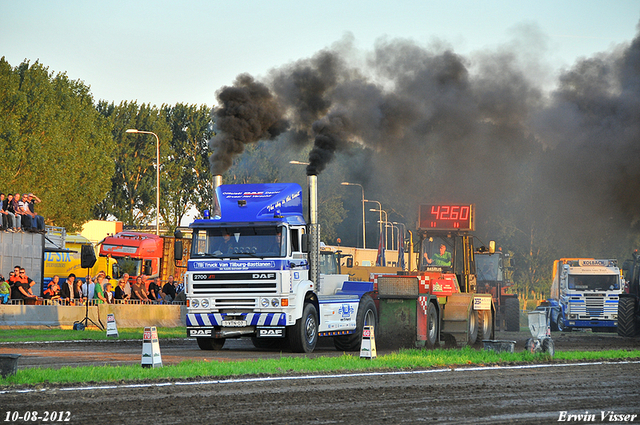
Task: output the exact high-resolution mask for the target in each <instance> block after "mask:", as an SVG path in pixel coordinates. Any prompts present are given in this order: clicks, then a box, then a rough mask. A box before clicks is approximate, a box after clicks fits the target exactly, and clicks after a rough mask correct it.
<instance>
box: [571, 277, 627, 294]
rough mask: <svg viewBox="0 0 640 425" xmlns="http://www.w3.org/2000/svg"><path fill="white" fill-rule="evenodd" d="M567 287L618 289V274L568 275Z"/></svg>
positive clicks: (600, 289)
mask: <svg viewBox="0 0 640 425" xmlns="http://www.w3.org/2000/svg"><path fill="white" fill-rule="evenodd" d="M567 283H568V285H569V289H575V290H579V291H613V290H617V289H620V285H619V284H618V276H617V275H614V274H610V275H606V274H604V275H569V279H568V282H567Z"/></svg>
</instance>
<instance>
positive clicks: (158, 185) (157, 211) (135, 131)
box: [125, 128, 160, 235]
mask: <svg viewBox="0 0 640 425" xmlns="http://www.w3.org/2000/svg"><path fill="white" fill-rule="evenodd" d="M125 133H136V134H153V135H154V136H156V235H160V138H159V137H158V135H157V134H156V133H154V132H153V131H142V130H136V129H135V128H130V129H128V130H126V131H125Z"/></svg>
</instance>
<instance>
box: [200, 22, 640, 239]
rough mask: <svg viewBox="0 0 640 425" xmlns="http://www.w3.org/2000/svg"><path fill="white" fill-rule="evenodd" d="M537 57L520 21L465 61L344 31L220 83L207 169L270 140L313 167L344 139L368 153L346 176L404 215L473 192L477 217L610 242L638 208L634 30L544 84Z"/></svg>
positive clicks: (540, 53) (346, 145) (345, 145)
mask: <svg viewBox="0 0 640 425" xmlns="http://www.w3.org/2000/svg"><path fill="white" fill-rule="evenodd" d="M544 53H545V39H544V36H543V35H541V34H540V33H539V31H538V30H537V29H536V28H535V27H531V26H529V27H522V28H521V29H520V33H519V34H518V35H517V36H516V38H515V39H514V40H513V41H512V42H510V43H509V44H508V45H505V46H501V47H499V48H497V49H495V50H494V51H483V52H478V53H476V54H474V55H470V56H468V57H463V56H462V55H459V54H457V53H456V52H454V51H453V50H452V49H450V48H448V47H447V46H446V45H443V44H440V45H436V46H432V47H424V46H420V45H418V44H417V43H415V42H413V41H410V40H397V39H396V40H387V39H381V40H379V41H378V42H377V43H376V46H375V48H374V50H373V51H372V52H368V53H363V52H360V51H357V50H356V49H354V48H353V47H352V45H351V43H350V39H349V37H346V38H345V40H343V41H342V42H340V43H337V44H336V46H334V48H331V49H326V50H324V51H321V52H319V53H318V54H316V55H315V56H314V57H312V58H309V59H304V60H300V61H298V62H295V63H292V64H288V65H285V66H283V67H281V68H279V69H275V70H273V71H272V72H271V73H270V75H269V76H268V78H265V79H264V81H262V82H257V81H255V80H254V79H253V78H252V77H250V76H248V75H241V76H239V77H238V79H237V81H236V83H235V84H234V86H233V87H224V88H223V89H221V90H220V91H219V92H218V104H219V105H220V106H219V107H218V108H216V109H214V111H213V112H212V115H213V120H214V121H215V123H216V127H217V129H216V132H217V136H216V137H214V139H212V140H211V147H212V148H213V149H214V152H215V153H214V154H213V155H212V158H211V163H212V171H213V172H214V173H215V174H221V173H223V172H225V171H226V170H227V169H228V168H229V167H230V166H231V164H232V161H233V158H234V156H235V155H238V154H240V153H242V151H243V150H244V146H245V144H247V143H254V142H256V141H258V140H264V139H275V138H278V139H280V140H286V141H287V142H288V143H290V144H291V146H292V147H296V148H300V147H301V146H306V145H308V144H312V146H313V147H312V149H311V153H310V156H309V162H310V165H309V166H308V168H307V173H308V174H318V173H320V172H322V171H323V170H324V169H325V168H326V166H327V165H328V164H329V163H331V161H332V160H334V158H335V157H336V155H339V154H340V153H341V152H347V151H349V150H353V147H354V144H355V146H360V147H364V148H366V149H367V150H370V151H372V153H373V155H371V158H370V160H369V161H365V162H364V163H362V162H358V161H356V162H354V163H360V164H364V165H365V167H361V168H359V169H353V170H351V172H352V173H353V175H354V176H357V178H358V179H359V181H358V182H360V183H362V184H363V185H364V186H365V190H366V191H367V192H368V193H377V192H384V193H388V194H393V195H389V199H391V198H393V197H395V198H397V199H398V200H399V202H401V201H400V200H401V199H404V204H406V210H405V211H401V213H402V214H403V215H404V216H405V218H406V219H407V221H406V222H407V223H412V222H413V223H415V214H416V212H417V205H418V204H419V203H420V202H442V201H444V202H465V203H467V202H473V203H476V204H477V206H478V211H479V224H480V223H482V221H483V220H482V216H484V217H493V218H496V217H498V218H500V217H502V216H506V215H509V216H511V217H512V219H511V222H512V223H514V224H513V226H514V230H513V231H514V232H518V231H519V232H522V233H530V232H532V231H530V229H532V228H533V227H540V226H547V227H548V228H551V229H552V230H553V231H558V232H563V231H566V234H567V237H572V238H578V239H580V238H584V239H585V240H587V239H594V238H595V239H597V240H598V241H599V240H603V241H604V240H605V239H607V238H608V240H612V239H614V238H615V237H617V236H619V235H624V234H625V232H628V231H629V229H631V228H632V226H634V225H636V224H637V223H638V220H639V218H640V217H639V216H638V212H639V211H640V200H639V199H638V194H640V166H638V158H640V155H638V154H639V153H640V152H639V151H640V125H639V123H640V112H639V111H640V104H639V103H640V38H638V37H636V38H635V39H634V40H632V41H631V42H630V43H629V44H628V45H622V46H618V47H616V48H615V49H614V50H612V51H610V52H603V53H594V55H593V56H592V57H590V58H585V59H582V60H580V61H578V62H577V63H575V64H574V65H573V66H572V67H571V68H570V69H566V70H564V71H562V72H561V73H560V75H559V76H558V77H557V78H556V81H555V83H554V87H553V89H552V90H549V81H550V79H551V78H550V77H551V76H552V75H553V74H552V72H551V71H550V70H549V69H548V67H547V66H546V65H545V64H544V62H543V57H544ZM374 199H375V198H374ZM409 200H410V201H409ZM513 217H516V218H515V219H514V218H513ZM411 220H413V221H411ZM518 220H523V221H525V220H527V222H528V224H527V228H528V229H529V230H527V231H524V229H520V228H518V227H519V224H518V223H519V221H518ZM522 227H524V225H522ZM493 230H494V229H489V230H488V231H493ZM501 231H502V232H505V231H506V230H505V229H501ZM598 241H592V242H593V243H598Z"/></svg>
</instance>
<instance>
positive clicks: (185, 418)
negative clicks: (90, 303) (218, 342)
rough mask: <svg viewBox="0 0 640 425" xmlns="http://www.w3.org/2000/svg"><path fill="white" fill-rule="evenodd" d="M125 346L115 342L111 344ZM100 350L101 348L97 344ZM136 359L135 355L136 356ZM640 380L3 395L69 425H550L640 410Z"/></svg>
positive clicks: (392, 382) (360, 379)
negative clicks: (65, 416)
mask: <svg viewBox="0 0 640 425" xmlns="http://www.w3.org/2000/svg"><path fill="white" fill-rule="evenodd" d="M498 337H499V338H500V339H513V340H517V341H518V349H519V350H522V346H523V345H524V339H526V337H528V335H527V334H526V333H518V334H515V333H513V334H508V333H502V334H500V335H498ZM553 337H554V340H555V341H556V349H557V350H570V349H593V350H601V349H612V348H628V349H638V348H639V347H640V339H631V340H629V339H623V338H619V337H617V336H616V335H614V334H590V333H586V334H585V333H571V334H557V335H556V334H554V335H553ZM104 344H105V343H98V344H89V345H85V344H75V345H73V344H66V345H67V346H68V345H72V347H73V350H70V349H69V348H66V349H64V350H65V352H62V353H61V352H60V351H58V354H57V357H52V359H66V362H72V361H74V360H73V356H78V357H82V356H88V357H82V358H84V359H85V360H83V361H78V357H76V358H75V362H76V363H85V362H87V363H89V362H92V361H91V356H92V354H91V353H92V352H93V353H94V354H93V355H98V354H97V353H101V354H100V355H101V356H104V355H105V353H106V354H108V352H109V351H112V350H111V349H109V350H105V349H104V348H105V345H104ZM118 345H119V344H116V343H112V344H111V347H109V348H115V347H116V346H118ZM135 345H137V347H135ZM171 345H173V346H171ZM94 346H98V348H99V349H94V348H90V347H94ZM127 346H128V348H127ZM7 348H9V349H14V350H15V349H17V348H18V347H15V346H14V347H6V346H0V352H5V350H6V349H7ZM33 348H35V347H33ZM136 348H137V350H136ZM161 348H162V356H163V363H165V364H168V363H171V362H173V359H174V357H175V358H176V359H184V357H185V354H187V353H191V354H190V356H192V358H205V357H206V358H210V359H211V360H213V359H217V360H222V361H224V360H227V359H238V358H255V357H265V356H266V357H272V356H280V355H281V354H280V353H276V352H260V351H257V350H255V349H253V348H251V346H250V344H246V343H245V344H243V343H242V342H241V341H238V342H237V346H235V347H233V348H234V349H233V350H229V349H228V348H225V349H223V350H222V351H220V352H202V351H200V350H198V349H197V347H196V346H195V342H194V341H186V342H184V341H183V342H182V343H178V342H177V341H176V342H171V343H169V344H165V345H164V346H162V347H161ZM39 349H40V348H38V350H39ZM59 349H61V347H47V350H45V351H52V350H59ZM140 350H141V343H125V344H122V346H121V347H120V348H118V351H119V353H118V356H122V357H121V360H119V361H118V362H122V363H129V362H132V363H138V364H139V362H140ZM134 351H137V353H135V352H134ZM72 353H75V354H72ZM83 353H84V354H83ZM335 354H337V352H336V351H335V350H332V349H331V348H330V347H325V348H321V349H320V350H318V352H317V353H315V355H335ZM112 355H113V353H112ZM282 355H290V354H288V353H283V354H282ZM61 356H62V357H61ZM127 356H130V357H131V356H133V357H135V358H131V359H129V360H128V359H127ZM27 358H28V356H23V358H21V363H20V364H21V366H20V367H21V368H22V367H29V365H28V364H27V363H25V362H26V361H27ZM34 358H35V357H34ZM23 360H24V361H23ZM29 362H31V360H29ZM93 362H95V357H94V358H93ZM41 365H42V364H41ZM33 366H37V364H35V363H34V364H32V366H31V367H33ZM639 382H640V364H639V363H625V362H611V363H587V364H584V365H561V364H555V365H554V364H552V365H547V366H545V367H538V368H525V369H523V368H508V367H500V368H497V367H488V368H461V369H449V368H444V369H436V370H430V371H417V372H408V373H405V374H397V373H396V374H372V375H361V374H357V375H345V376H317V377H311V378H308V377H301V376H295V377H286V378H280V379H277V380H269V379H265V378H261V379H259V380H244V381H232V380H230V381H215V380H210V381H209V382H206V383H202V382H201V383H196V382H181V383H177V382H174V383H162V386H157V385H153V386H137V387H131V386H122V385H121V386H99V387H98V388H93V389H90V388H86V387H83V388H68V387H67V388H58V389H42V390H38V391H35V392H26V393H24V392H5V393H0V405H1V406H2V408H3V409H1V410H2V412H0V414H3V415H6V413H4V412H7V411H18V412H20V414H21V415H23V414H24V413H25V411H27V410H29V411H38V412H39V413H40V415H42V414H43V413H44V411H52V410H54V409H55V410H56V411H65V412H66V411H69V412H70V421H69V423H91V424H111V423H138V422H140V423H159V424H164V423H166V424H169V423H196V422H198V423H234V424H256V423H290V424H293V423H311V424H324V423H345V424H352V423H367V424H377V423H416V422H425V421H438V422H442V423H513V422H520V423H548V422H558V419H560V418H561V417H562V415H563V413H562V412H567V413H564V415H572V414H573V415H577V414H583V415H584V414H585V413H586V412H588V414H589V415H591V414H595V416H594V420H593V421H589V422H590V423H594V422H595V423H604V422H608V421H606V420H602V419H601V415H602V414H601V411H605V413H606V411H614V412H615V414H629V415H633V414H636V415H640V404H639V403H638V398H637V397H638V383H639ZM565 417H568V416H565ZM590 418H591V417H590V416H587V419H590ZM0 419H1V420H4V419H5V417H4V416H2V418H0ZM634 421H635V422H640V419H639V417H638V416H636V417H635V419H634ZM572 422H573V423H575V421H572ZM18 423H20V421H18ZM32 423H33V422H32Z"/></svg>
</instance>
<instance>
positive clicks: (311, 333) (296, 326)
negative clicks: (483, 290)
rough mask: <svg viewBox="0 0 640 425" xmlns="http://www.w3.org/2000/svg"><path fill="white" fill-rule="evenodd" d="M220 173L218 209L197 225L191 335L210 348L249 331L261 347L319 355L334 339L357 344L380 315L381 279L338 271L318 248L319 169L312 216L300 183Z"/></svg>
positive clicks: (189, 281) (312, 184)
mask: <svg viewBox="0 0 640 425" xmlns="http://www.w3.org/2000/svg"><path fill="white" fill-rule="evenodd" d="M217 177H219V176H217ZM220 180H221V178H219V180H217V183H218V184H215V182H214V186H217V187H216V196H217V201H216V202H215V204H214V208H213V210H212V212H211V214H210V216H209V217H207V216H206V214H205V218H203V219H197V220H195V221H194V222H193V223H192V224H191V225H190V226H189V227H190V228H191V230H192V234H193V236H192V237H193V239H192V245H191V255H190V258H189V261H188V265H187V271H186V273H185V278H184V279H185V290H186V296H187V317H186V325H187V335H188V336H189V337H195V338H196V340H197V342H198V346H199V347H200V348H201V349H203V350H219V349H221V348H222V346H223V345H224V342H225V340H226V339H227V338H239V337H246V336H248V337H251V338H252V341H253V343H254V345H255V346H256V347H258V348H272V347H273V348H276V347H278V348H279V347H281V346H284V345H285V343H288V345H289V346H290V348H291V350H292V351H294V352H312V351H313V350H314V348H315V347H316V344H317V342H318V338H319V337H325V336H326V337H333V339H334V344H335V346H336V348H337V349H339V350H344V351H356V350H358V349H359V348H360V340H361V335H362V329H363V326H365V325H366V326H375V325H376V324H377V321H378V318H377V317H378V316H377V315H378V313H377V309H376V305H375V303H374V301H373V298H372V294H373V284H372V283H370V282H350V281H349V280H348V279H349V276H348V275H341V274H336V273H337V271H338V270H339V268H338V260H339V259H338V258H337V257H336V255H335V253H333V252H326V253H324V254H325V255H321V253H320V252H319V251H320V250H319V244H320V240H319V239H320V238H319V233H320V232H319V226H318V223H317V201H316V200H317V176H315V175H311V176H308V181H309V223H307V222H306V221H305V218H304V214H303V192H302V188H301V187H300V185H298V184H296V183H270V184H240V185H220V184H219V182H220ZM176 245H177V247H176V257H179V256H180V255H181V252H182V248H181V247H180V246H179V245H181V244H180V243H177V244H176Z"/></svg>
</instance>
